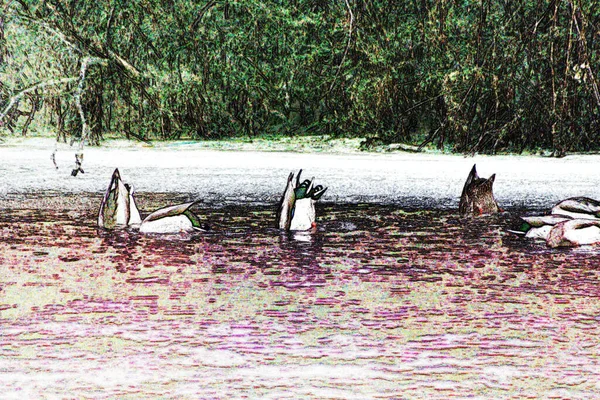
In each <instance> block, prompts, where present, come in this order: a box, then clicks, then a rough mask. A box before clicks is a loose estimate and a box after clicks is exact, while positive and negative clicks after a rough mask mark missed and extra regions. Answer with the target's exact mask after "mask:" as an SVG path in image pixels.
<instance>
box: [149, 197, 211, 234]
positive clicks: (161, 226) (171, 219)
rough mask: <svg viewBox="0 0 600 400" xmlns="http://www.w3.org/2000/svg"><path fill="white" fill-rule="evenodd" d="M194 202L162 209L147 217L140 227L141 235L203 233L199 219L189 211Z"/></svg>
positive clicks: (203, 228)
mask: <svg viewBox="0 0 600 400" xmlns="http://www.w3.org/2000/svg"><path fill="white" fill-rule="evenodd" d="M195 203H196V202H195V201H192V202H189V203H184V204H177V205H174V206H169V207H164V208H161V209H158V210H156V211H154V212H153V213H151V214H150V215H148V216H147V217H146V218H144V220H143V221H142V224H141V225H140V232H142V233H179V232H194V231H204V230H206V228H205V227H204V226H203V225H202V223H201V222H200V219H199V218H198V217H197V216H196V214H194V213H193V212H191V211H190V207H191V206H192V205H194V204H195Z"/></svg>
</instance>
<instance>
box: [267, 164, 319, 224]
mask: <svg viewBox="0 0 600 400" xmlns="http://www.w3.org/2000/svg"><path fill="white" fill-rule="evenodd" d="M301 174H302V170H300V171H299V172H298V175H297V176H296V183H295V184H294V173H293V172H291V173H290V174H289V176H288V179H287V184H286V187H285V190H284V192H283V196H282V198H281V201H280V202H279V208H278V211H277V223H278V227H279V229H282V230H286V231H308V230H311V229H315V228H316V211H315V203H316V202H317V200H319V199H320V198H321V196H323V193H325V192H326V191H327V188H326V187H323V186H322V185H313V183H314V180H315V178H314V177H313V178H312V179H310V180H309V179H306V180H304V181H302V182H300V176H301Z"/></svg>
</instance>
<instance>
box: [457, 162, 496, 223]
mask: <svg viewBox="0 0 600 400" xmlns="http://www.w3.org/2000/svg"><path fill="white" fill-rule="evenodd" d="M495 179H496V174H493V175H492V176H490V177H489V178H488V179H485V178H480V177H479V175H478V174H477V169H476V168H475V164H473V168H472V169H471V172H469V176H467V180H466V182H465V185H464V186H463V190H462V194H461V196H460V203H459V205H458V211H459V213H460V215H461V216H466V215H470V216H479V215H484V214H494V213H497V212H499V211H501V209H500V208H499V207H498V203H497V202H496V199H495V198H494V192H493V189H492V186H493V185H494V180H495Z"/></svg>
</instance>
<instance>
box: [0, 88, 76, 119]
mask: <svg viewBox="0 0 600 400" xmlns="http://www.w3.org/2000/svg"><path fill="white" fill-rule="evenodd" d="M76 80H77V78H61V79H50V80H47V81H43V82H38V83H36V84H34V85H32V86H30V87H28V88H26V89H23V90H21V91H20V92H19V93H17V94H16V95H14V96H12V97H11V98H10V100H9V102H8V104H7V106H6V107H5V108H4V110H3V111H2V112H1V113H0V121H1V120H3V119H4V118H5V117H6V115H7V114H8V113H9V112H10V110H11V108H13V107H14V106H15V104H17V103H18V102H19V100H21V98H22V97H23V96H25V95H26V94H28V93H30V92H33V91H35V90H37V89H41V88H44V87H46V86H56V85H60V84H65V83H70V82H74V81H76Z"/></svg>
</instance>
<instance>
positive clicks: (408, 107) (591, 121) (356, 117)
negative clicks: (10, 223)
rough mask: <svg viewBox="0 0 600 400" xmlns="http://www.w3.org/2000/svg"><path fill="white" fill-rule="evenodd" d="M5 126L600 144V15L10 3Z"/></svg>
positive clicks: (473, 145) (509, 145)
mask: <svg viewBox="0 0 600 400" xmlns="http://www.w3.org/2000/svg"><path fill="white" fill-rule="evenodd" d="M4 3H5V5H4V6H2V7H3V10H2V13H1V14H0V77H1V80H0V124H2V127H0V128H1V129H3V130H4V131H5V132H13V134H23V135H24V134H26V133H27V130H28V127H29V126H30V122H31V121H32V120H33V119H34V118H35V119H39V120H40V121H42V122H43V123H45V124H50V125H51V126H52V127H53V129H54V130H55V131H56V132H57V135H58V137H59V138H61V139H65V140H66V139H67V138H78V137H81V136H82V135H83V136H85V138H86V139H87V140H88V141H89V142H91V143H99V142H100V141H101V140H102V138H103V136H104V135H106V134H107V133H112V132H116V133H118V134H120V135H123V136H126V137H128V138H132V137H135V138H138V139H142V140H146V139H153V138H161V139H176V138H182V137H191V138H196V139H203V138H223V137H231V136H256V135H265V134H266V135H269V134H274V135H303V134H314V135H322V134H329V135H333V136H366V137H370V138H371V139H370V140H369V143H375V142H378V141H381V142H385V143H390V142H404V143H416V144H422V145H435V146H438V147H439V148H450V149H452V150H454V151H458V152H487V153H493V152H496V151H505V150H508V151H522V150H524V149H537V148H545V149H550V150H552V151H554V152H555V154H556V155H562V154H564V153H565V152H566V151H569V150H594V149H599V148H600V121H599V119H598V115H599V111H600V93H599V90H598V83H597V79H596V76H597V74H598V69H599V68H600V63H599V61H600V55H599V51H600V29H598V28H599V27H600V4H599V2H598V1H596V0H591V1H583V0H576V1H563V0H552V1H548V0H524V1H512V0H496V1H492V0H479V1H471V0H462V1H460V0H454V1H453V0H438V1H433V0H413V1H397V0H338V1H327V0H291V1H280V0H263V1H260V0H221V1H217V0H214V1H212V0H209V1H200V2H192V1H189V0H143V1H125V0H98V1H83V0H44V1H41V0H5V2H4Z"/></svg>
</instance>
